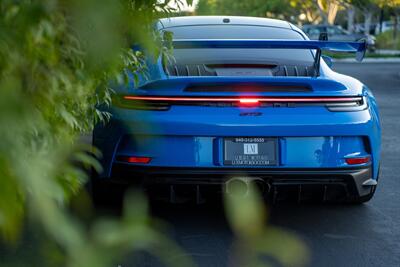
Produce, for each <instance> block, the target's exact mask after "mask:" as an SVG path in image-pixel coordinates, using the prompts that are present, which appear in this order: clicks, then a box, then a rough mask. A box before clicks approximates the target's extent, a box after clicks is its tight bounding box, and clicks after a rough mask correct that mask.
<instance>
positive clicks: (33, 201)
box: [0, 0, 190, 267]
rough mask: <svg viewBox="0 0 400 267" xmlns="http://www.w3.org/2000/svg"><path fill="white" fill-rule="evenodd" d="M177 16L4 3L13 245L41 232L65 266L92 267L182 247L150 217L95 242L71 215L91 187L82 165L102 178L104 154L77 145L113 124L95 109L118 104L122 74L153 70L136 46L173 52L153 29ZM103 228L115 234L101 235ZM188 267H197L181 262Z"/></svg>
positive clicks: (116, 7)
mask: <svg viewBox="0 0 400 267" xmlns="http://www.w3.org/2000/svg"><path fill="white" fill-rule="evenodd" d="M166 2H168V1H166ZM169 12H171V8H170V7H169V6H167V5H166V3H164V2H162V1H156V0H154V1H148V0H146V1H140V0H138V1H136V0H120V1H114V0H107V1H102V3H101V4H99V3H98V2H97V1H94V0H73V1H63V0H41V1H40V0H37V1H35V0H21V1H12V0H3V1H1V2H0V125H1V126H0V136H1V139H0V179H1V183H2V186H1V188H0V230H1V232H2V236H3V238H4V239H6V240H8V241H14V242H15V241H16V240H17V239H18V234H19V233H20V230H21V227H22V225H23V222H24V221H29V222H33V221H34V222H38V223H39V224H40V225H41V226H42V228H43V230H44V231H45V232H46V235H48V236H49V237H50V238H51V239H53V240H55V242H56V243H57V244H58V245H59V246H60V247H61V248H62V251H63V255H64V256H65V265H67V266H85V267H86V266H107V265H109V264H110V263H111V262H112V261H113V260H115V259H116V257H117V256H118V255H121V253H122V252H127V251H129V250H131V249H136V248H137V246H138V245H140V246H141V249H145V250H150V251H154V252H155V253H156V252H157V251H158V250H156V249H155V248H159V247H160V246H168V247H172V248H173V247H174V246H173V245H171V244H170V242H169V241H168V239H166V238H165V237H163V235H162V234H160V233H158V232H157V231H155V230H154V229H153V228H152V227H151V220H150V218H149V217H148V213H147V211H146V210H145V209H141V211H142V213H141V214H139V215H140V217H141V218H143V219H142V220H140V221H134V219H133V218H132V216H128V215H127V216H125V217H124V219H123V220H122V221H110V220H108V221H106V222H105V221H98V222H95V223H94V225H93V230H92V231H90V232H87V231H86V230H85V228H84V227H83V225H81V224H80V223H78V222H77V220H76V218H74V217H73V216H72V215H71V214H70V212H68V210H67V206H68V202H69V199H70V198H71V196H73V195H75V194H76V193H77V192H78V191H79V190H81V188H82V185H83V184H84V183H85V181H86V179H87V177H86V172H85V171H83V170H81V169H80V168H78V167H77V165H78V164H76V163H80V165H82V166H86V167H87V168H92V167H93V168H95V169H100V168H101V167H100V166H99V163H98V162H97V160H96V159H95V158H94V157H93V156H92V155H93V154H94V155H98V153H97V152H96V151H93V150H92V149H91V148H90V147H87V146H82V145H79V142H77V140H78V138H79V137H80V136H81V135H82V134H85V133H90V131H91V129H92V128H93V126H94V123H97V122H104V121H106V120H107V119H108V117H109V114H107V113H103V112H101V111H99V110H97V109H96V106H97V105H109V104H110V102H111V99H112V89H111V88H110V87H109V85H108V84H109V82H110V80H113V79H116V80H119V81H122V80H124V77H123V76H124V75H123V73H124V71H123V70H124V69H128V70H130V71H132V72H140V71H143V70H145V66H144V63H143V62H144V56H143V54H141V53H140V52H134V51H132V50H131V49H130V46H131V45H132V44H135V43H136V44H140V45H141V46H143V47H146V48H148V50H149V51H153V52H154V53H155V54H156V55H157V54H159V53H164V52H165V49H164V48H162V46H161V45H160V42H159V40H161V38H160V37H159V36H157V35H156V34H155V33H154V32H153V31H152V30H151V29H152V27H153V23H154V21H155V19H156V18H158V17H160V16H165V15H166V14H168V13H169ZM157 40H158V41H157ZM121 73H122V74H121ZM141 201H142V200H141ZM139 215H138V216H139ZM105 228H106V229H107V232H108V233H109V234H108V235H104V234H100V230H101V229H105ZM99 229H100V230H99ZM128 238H129V240H128ZM176 250H177V249H176ZM117 252H118V253H117ZM157 253H158V252H157ZM98 255H102V257H98ZM167 263H168V262H167ZM178 263H179V262H178ZM182 264H183V265H184V266H186V265H187V264H189V265H190V262H188V261H187V260H186V258H185V257H183V258H182Z"/></svg>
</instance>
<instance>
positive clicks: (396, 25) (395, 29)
mask: <svg viewBox="0 0 400 267" xmlns="http://www.w3.org/2000/svg"><path fill="white" fill-rule="evenodd" d="M399 17H400V14H399V13H398V12H395V13H394V25H393V40H394V42H393V43H394V45H395V46H396V45H397V37H398V34H397V33H398V30H399Z"/></svg>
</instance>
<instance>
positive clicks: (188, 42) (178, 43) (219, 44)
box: [172, 39, 367, 76]
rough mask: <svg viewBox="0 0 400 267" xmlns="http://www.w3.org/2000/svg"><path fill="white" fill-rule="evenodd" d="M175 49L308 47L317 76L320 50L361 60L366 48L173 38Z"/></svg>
mask: <svg viewBox="0 0 400 267" xmlns="http://www.w3.org/2000/svg"><path fill="white" fill-rule="evenodd" d="M172 44H173V47H174V48H175V49H201V48H221V49H222V48H225V49H226V48H228V49H229V48H230V49H234V48H236V49H240V48H246V49H270V48H272V49H273V48H280V49H310V50H316V51H317V52H316V54H315V57H314V69H315V76H319V66H320V61H321V53H322V51H329V52H346V53H355V54H356V60H357V61H362V60H363V58H364V56H365V52H366V50H367V43H366V42H365V41H363V42H332V41H311V40H301V41H299V40H264V39H212V40H205V39H175V40H173V42H172Z"/></svg>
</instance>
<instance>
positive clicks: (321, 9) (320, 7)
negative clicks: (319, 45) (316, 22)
mask: <svg viewBox="0 0 400 267" xmlns="http://www.w3.org/2000/svg"><path fill="white" fill-rule="evenodd" d="M315 4H316V5H317V9H318V12H319V14H320V16H321V18H322V21H323V22H324V24H328V16H327V15H326V13H325V11H324V5H323V3H322V1H321V0H316V3H315Z"/></svg>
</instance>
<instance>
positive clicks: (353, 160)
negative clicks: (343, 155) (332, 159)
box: [346, 156, 371, 165]
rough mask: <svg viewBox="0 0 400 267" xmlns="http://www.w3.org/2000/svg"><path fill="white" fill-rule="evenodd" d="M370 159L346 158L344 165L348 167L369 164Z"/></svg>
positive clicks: (368, 157)
mask: <svg viewBox="0 0 400 267" xmlns="http://www.w3.org/2000/svg"><path fill="white" fill-rule="evenodd" d="M370 160H371V157H370V156H367V157H361V158H347V159H346V163H347V164H349V165H357V164H365V163H368V162H370Z"/></svg>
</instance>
